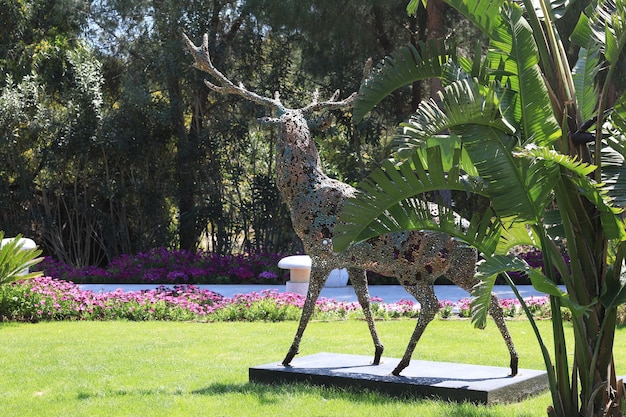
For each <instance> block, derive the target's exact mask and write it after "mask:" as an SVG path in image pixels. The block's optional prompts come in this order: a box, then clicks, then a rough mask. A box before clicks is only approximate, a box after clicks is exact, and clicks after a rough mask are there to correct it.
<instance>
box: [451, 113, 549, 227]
mask: <svg viewBox="0 0 626 417" xmlns="http://www.w3.org/2000/svg"><path fill="white" fill-rule="evenodd" d="M458 133H459V136H461V138H462V143H463V146H464V148H465V149H466V150H467V153H468V154H469V156H470V159H471V160H472V162H474V166H475V167H476V169H477V170H478V173H479V175H480V176H481V177H482V179H483V180H484V181H485V182H486V183H487V190H488V193H489V197H490V198H491V200H492V202H493V208H494V210H495V211H496V213H498V216H500V217H502V218H508V217H515V218H516V219H517V221H520V222H524V221H529V222H532V223H537V222H538V221H539V220H540V216H541V215H542V213H543V210H544V208H545V207H546V206H547V205H548V203H549V198H548V195H549V194H548V193H549V191H550V190H551V189H552V185H551V184H552V183H553V182H554V181H555V176H556V175H557V174H558V172H557V171H555V170H554V169H552V168H551V167H550V166H549V165H548V164H538V163H533V161H532V160H528V159H523V158H517V157H515V156H514V155H513V153H512V152H510V150H509V146H510V145H509V137H508V136H507V135H506V134H505V133H504V132H502V131H497V130H495V129H493V128H489V127H480V126H476V125H468V126H465V128H464V131H463V132H458Z"/></svg>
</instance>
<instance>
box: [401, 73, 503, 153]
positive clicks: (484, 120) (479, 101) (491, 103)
mask: <svg viewBox="0 0 626 417" xmlns="http://www.w3.org/2000/svg"><path fill="white" fill-rule="evenodd" d="M502 92H503V91H502V90H501V89H498V88H497V86H495V85H490V86H481V85H479V84H478V83H477V82H476V80H474V79H470V78H464V79H461V80H459V81H456V82H453V83H451V84H450V85H448V86H446V87H445V88H444V89H443V90H442V91H440V92H438V95H437V97H438V100H437V101H435V100H434V99H430V100H426V101H423V102H422V103H420V105H419V106H418V108H417V110H416V111H415V113H414V114H413V115H412V116H411V118H410V119H409V120H408V122H406V123H402V124H400V126H399V128H398V130H397V131H396V134H395V136H394V145H395V146H396V148H397V150H396V152H397V154H398V155H399V156H400V157H404V156H406V155H410V154H411V153H412V152H413V151H414V150H415V148H420V147H424V144H425V143H426V142H427V141H428V140H429V139H431V138H432V137H435V136H436V135H437V134H438V133H439V132H443V131H446V130H452V131H453V132H454V131H455V127H456V126H463V125H467V124H476V125H483V126H491V127H494V128H495V129H497V130H501V131H504V132H507V133H510V134H513V133H515V129H514V128H513V127H512V126H511V125H510V124H509V123H508V122H507V120H506V119H504V118H503V117H502V114H501V112H500V97H499V96H498V94H499V93H502Z"/></svg>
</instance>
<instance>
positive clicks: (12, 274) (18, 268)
mask: <svg viewBox="0 0 626 417" xmlns="http://www.w3.org/2000/svg"><path fill="white" fill-rule="evenodd" d="M3 238H4V232H3V231H1V230H0V241H1V240H2V239H3ZM21 238H22V235H17V237H15V238H14V239H10V240H7V241H6V242H3V244H2V245H1V246H0V285H3V284H9V283H11V282H14V281H17V280H22V279H30V278H36V277H38V276H41V274H42V273H41V272H40V271H36V272H27V271H28V269H29V268H31V267H33V266H35V265H36V264H38V263H39V262H41V261H42V260H43V258H38V256H39V255H40V254H41V250H40V249H37V248H24V247H23V243H21V242H20V239H21Z"/></svg>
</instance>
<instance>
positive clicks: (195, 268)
mask: <svg viewBox="0 0 626 417" xmlns="http://www.w3.org/2000/svg"><path fill="white" fill-rule="evenodd" d="M284 256H285V255H281V254H275V253H250V254H245V255H244V254H242V255H217V254H214V253H210V252H204V251H200V252H189V251H185V250H174V251H172V250H168V249H165V248H157V249H153V250H151V251H149V252H146V253H139V254H137V255H133V256H131V255H122V256H120V257H118V258H115V259H113V261H111V263H110V264H109V265H108V266H106V267H104V268H101V267H95V266H88V267H84V268H74V267H72V266H71V265H67V264H64V263H62V262H58V261H55V260H54V259H52V258H50V257H46V258H45V259H44V260H43V261H42V262H41V263H40V264H38V265H37V266H36V268H35V269H36V270H38V271H43V272H44V275H46V276H49V277H52V278H56V279H60V280H65V281H71V282H75V283H78V284H284V283H285V281H286V280H287V279H288V277H287V276H286V271H284V270H282V269H280V268H278V261H279V260H280V259H281V258H283V257H284Z"/></svg>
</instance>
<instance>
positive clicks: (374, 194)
mask: <svg viewBox="0 0 626 417" xmlns="http://www.w3.org/2000/svg"><path fill="white" fill-rule="evenodd" d="M423 156H424V157H425V158H426V159H427V162H426V163H424V162H423V161H422V159H421V158H420V157H419V156H418V155H417V154H415V155H414V157H413V158H412V159H411V160H407V161H405V162H404V163H402V164H401V165H400V166H396V165H394V164H392V163H391V162H390V161H387V162H385V163H383V166H382V167H381V168H380V169H378V170H376V171H375V172H373V173H372V174H371V175H370V177H369V178H368V179H366V180H364V181H363V182H362V183H361V184H359V187H358V188H359V193H358V195H357V196H356V197H355V198H352V199H350V200H348V201H347V202H346V204H345V205H344V208H343V210H342V213H341V215H340V217H339V222H338V224H337V226H336V227H335V235H334V237H333V244H334V248H335V250H337V251H341V250H343V249H345V248H347V247H348V245H350V244H351V243H352V242H360V241H363V240H366V239H369V238H372V237H375V236H379V235H382V234H385V233H390V232H395V231H403V230H433V231H439V232H443V233H447V234H449V235H451V236H455V237H457V238H459V239H461V240H463V241H465V242H467V243H469V244H470V245H472V246H476V247H477V248H478V249H479V250H481V251H486V252H487V253H492V252H493V251H494V250H495V248H496V246H497V242H498V240H499V233H500V224H499V222H498V221H497V220H496V219H494V218H493V213H492V212H491V210H490V209H488V211H486V212H483V213H479V212H477V213H475V215H474V216H473V217H472V219H471V220H470V221H469V224H468V223H467V222H464V221H462V219H460V217H458V216H457V215H455V213H454V212H453V211H452V210H450V209H449V208H446V207H441V206H436V205H433V204H432V203H426V202H424V201H422V200H419V199H418V198H417V197H418V196H419V195H421V194H423V193H425V192H430V191H436V190H460V191H463V190H468V188H469V191H470V192H476V193H480V192H483V188H482V184H481V183H480V182H476V183H473V182H468V181H466V179H465V177H464V175H461V173H460V171H459V169H458V166H459V163H458V161H459V158H460V150H457V151H456V153H455V157H454V158H455V161H456V162H455V164H454V166H455V167H456V168H454V169H450V170H448V171H447V172H446V171H445V170H444V167H443V165H442V163H441V160H442V158H441V151H440V149H439V148H438V147H434V148H428V149H426V150H425V151H424V153H423ZM426 166H428V168H429V169H428V170H427V169H426ZM473 186H476V188H475V189H472V188H471V187H473ZM433 211H434V212H435V214H436V215H433Z"/></svg>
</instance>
